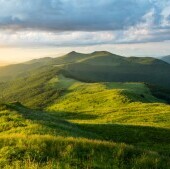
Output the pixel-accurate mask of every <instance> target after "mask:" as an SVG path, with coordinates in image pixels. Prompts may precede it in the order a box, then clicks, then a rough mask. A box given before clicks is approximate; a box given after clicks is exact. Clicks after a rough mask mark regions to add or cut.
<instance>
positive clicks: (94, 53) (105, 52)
mask: <svg viewBox="0 0 170 169" xmlns="http://www.w3.org/2000/svg"><path fill="white" fill-rule="evenodd" d="M91 54H93V55H112V53H110V52H108V51H95V52H93V53H91Z"/></svg>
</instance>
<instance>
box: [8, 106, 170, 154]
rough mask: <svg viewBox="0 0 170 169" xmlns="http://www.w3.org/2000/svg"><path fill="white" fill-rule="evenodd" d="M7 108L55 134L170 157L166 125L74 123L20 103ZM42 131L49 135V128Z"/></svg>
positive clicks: (169, 134) (73, 116) (169, 141)
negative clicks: (99, 141) (161, 126)
mask: <svg viewBox="0 0 170 169" xmlns="http://www.w3.org/2000/svg"><path fill="white" fill-rule="evenodd" d="M7 107H8V108H10V109H12V110H16V111H17V112H18V113H20V114H21V115H22V116H23V117H24V118H25V119H29V120H32V121H34V122H36V123H38V124H41V125H43V126H44V127H48V128H49V129H52V130H54V131H56V133H55V132H54V134H55V135H57V136H69V137H82V138H88V139H95V140H106V141H113V142H117V143H126V144H130V145H133V146H135V147H138V148H141V149H147V150H151V151H156V152H158V153H160V154H162V155H166V156H170V130H169V129H166V128H156V127H146V126H134V125H124V124H74V123H70V122H67V121H66V120H62V118H60V117H56V116H55V115H52V114H49V113H46V112H43V111H37V110H32V109H29V108H27V107H24V106H22V105H18V104H9V105H7ZM66 115H67V113H66V114H65V115H64V117H65V118H63V119H73V118H74V119H75V118H76V119H77V118H81V114H80V116H78V117H75V114H73V115H70V116H68V117H67V116H66ZM85 118H86V117H85ZM88 118H89V117H88ZM58 131H60V132H58ZM45 134H49V133H48V131H47V133H45Z"/></svg>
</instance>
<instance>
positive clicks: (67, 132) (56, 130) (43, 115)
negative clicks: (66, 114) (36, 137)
mask: <svg viewBox="0 0 170 169" xmlns="http://www.w3.org/2000/svg"><path fill="white" fill-rule="evenodd" d="M6 106H7V108H9V109H12V110H15V111H17V112H18V113H19V114H21V115H22V117H23V118H25V119H28V120H31V121H33V122H35V123H37V124H41V125H42V126H44V127H47V128H48V129H52V130H53V134H54V135H57V136H69V137H83V138H89V139H96V138H98V136H97V135H95V134H94V133H91V132H86V131H83V130H81V129H79V127H78V126H77V125H76V124H74V123H71V122H68V121H66V120H63V119H62V118H60V117H56V116H55V115H52V114H49V113H47V112H43V111H38V110H34V109H30V108H28V107H25V106H23V105H21V104H20V103H18V102H17V103H11V104H7V105H6ZM48 132H49V130H47V133H44V134H49V133H48Z"/></svg>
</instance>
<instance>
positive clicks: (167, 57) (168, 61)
mask: <svg viewBox="0 0 170 169" xmlns="http://www.w3.org/2000/svg"><path fill="white" fill-rule="evenodd" d="M161 59H162V60H163V61H165V62H167V63H170V55H168V56H164V57H162V58H161Z"/></svg>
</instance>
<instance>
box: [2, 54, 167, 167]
mask: <svg viewBox="0 0 170 169" xmlns="http://www.w3.org/2000/svg"><path fill="white" fill-rule="evenodd" d="M57 63H58V64H57ZM34 64H40V65H41V66H40V67H37V68H35V67H33V68H30V69H29V70H28V71H27V70H26V73H27V74H26V75H24V76H20V77H18V78H16V79H15V80H11V81H7V82H1V83H0V90H1V93H0V131H1V132H0V168H6V169H9V168H12V169H16V168H17V169H20V168H24V169H27V168H30V169H32V168H35V169H39V168H46V169H47V168H48V169H49V168H50V169H51V168H54V169H57V168H58V169H62V168H63V169H65V168H66V169H79V168H82V169H89V168H90V169H92V168H96V169H113V168H116V169H132V168H133V169H169V166H170V105H169V101H170V100H169V98H170V91H169V90H168V89H164V88H160V87H158V86H154V85H150V84H146V83H139V82H105V80H103V81H102V79H100V80H99V81H102V82H93V83H90V82H89V81H91V79H90V78H92V77H93V76H94V74H93V73H94V72H93V71H92V72H91V74H92V75H90V73H89V72H90V69H91V68H94V69H95V70H98V73H99V72H100V76H97V75H98V74H97V73H96V72H95V75H96V76H95V78H96V79H97V78H107V76H104V74H102V73H103V71H104V67H105V69H106V67H107V71H108V70H109V69H110V67H112V70H113V67H120V66H122V65H126V66H127V65H129V67H132V65H138V66H139V65H144V66H146V67H147V66H148V67H150V66H151V65H152V67H154V66H155V69H156V67H157V68H159V69H160V67H165V68H166V69H167V67H168V66H167V65H168V64H167V63H165V62H161V61H159V60H155V59H153V58H140V59H138V58H135V57H131V58H124V57H121V56H118V55H113V54H111V53H108V52H94V53H91V54H79V53H75V52H71V53H69V54H67V55H65V56H63V57H61V58H54V59H52V58H45V59H44V60H43V59H42V60H32V61H31V62H27V65H31V67H32V65H34ZM77 65H79V66H82V67H81V70H83V71H87V75H86V76H82V75H83V73H82V72H77V73H78V74H76V73H75V72H76V71H77ZM83 65H87V68H89V70H87V69H85V67H83ZM73 66H75V69H74V70H76V71H71V68H73ZM102 66H103V69H99V68H101V67H102ZM146 67H145V68H146ZM161 69H163V68H161ZM166 69H164V71H165V70H166ZM70 71H71V72H70ZM70 73H72V75H70ZM112 73H113V72H112ZM64 75H67V76H64ZM75 75H79V76H77V77H76V78H75V79H73V78H70V77H71V76H75ZM80 75H81V76H80ZM112 75H113V74H112ZM16 76H18V75H16ZM89 77H90V78H89ZM120 77H121V76H120ZM81 78H84V82H83V81H79V80H78V79H81ZM86 78H87V79H86ZM163 78H164V77H163ZM96 79H95V80H96ZM95 80H92V81H95ZM85 81H86V82H85ZM129 81H130V80H129ZM87 82H88V83H87ZM162 82H163V81H162Z"/></svg>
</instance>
